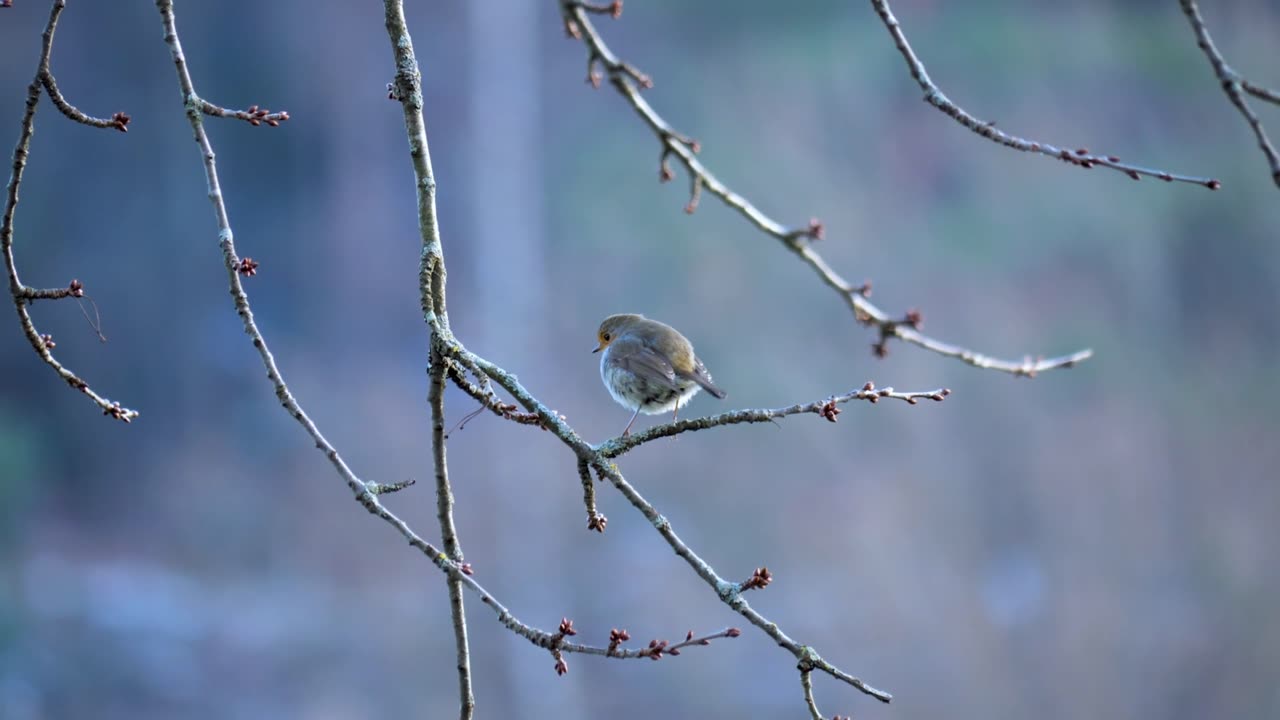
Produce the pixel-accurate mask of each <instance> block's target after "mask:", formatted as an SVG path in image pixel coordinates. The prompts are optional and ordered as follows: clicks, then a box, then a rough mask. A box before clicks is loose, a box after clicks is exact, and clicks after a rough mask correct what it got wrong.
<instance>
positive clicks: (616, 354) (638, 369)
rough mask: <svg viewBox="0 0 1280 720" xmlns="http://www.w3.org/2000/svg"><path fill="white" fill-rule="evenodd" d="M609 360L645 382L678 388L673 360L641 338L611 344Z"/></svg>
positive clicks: (673, 388)
mask: <svg viewBox="0 0 1280 720" xmlns="http://www.w3.org/2000/svg"><path fill="white" fill-rule="evenodd" d="M607 360H608V362H611V363H613V364H615V365H616V366H618V367H619V368H621V369H623V370H626V371H628V372H630V373H632V374H634V375H636V376H637V377H639V378H640V379H642V380H644V381H645V382H649V383H653V384H654V385H659V386H661V387H666V388H670V389H672V390H678V389H679V385H678V384H677V383H676V372H675V370H674V369H673V368H672V367H671V362H670V361H669V360H667V359H666V358H665V357H663V356H662V355H660V354H658V353H657V352H655V351H654V350H653V349H652V348H650V347H648V346H647V345H645V344H644V343H643V342H640V341H639V340H631V339H625V338H624V339H621V340H617V341H615V342H614V343H613V344H612V345H610V346H609V357H608V358H607Z"/></svg>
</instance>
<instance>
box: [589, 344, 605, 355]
mask: <svg viewBox="0 0 1280 720" xmlns="http://www.w3.org/2000/svg"><path fill="white" fill-rule="evenodd" d="M603 349H604V346H603V345H599V346H596V349H595V350H592V351H591V352H592V354H595V353H598V352H600V351H601V350H603Z"/></svg>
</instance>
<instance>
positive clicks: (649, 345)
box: [591, 315, 724, 437]
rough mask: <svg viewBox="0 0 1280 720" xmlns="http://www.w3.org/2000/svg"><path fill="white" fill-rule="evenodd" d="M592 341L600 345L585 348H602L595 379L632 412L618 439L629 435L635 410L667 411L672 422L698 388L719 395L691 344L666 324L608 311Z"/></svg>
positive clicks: (651, 412) (596, 350) (720, 392)
mask: <svg viewBox="0 0 1280 720" xmlns="http://www.w3.org/2000/svg"><path fill="white" fill-rule="evenodd" d="M596 339H597V340H598V341H599V343H600V345H599V347H597V348H596V349H595V350H592V351H591V352H593V353H596V352H600V351H601V350H603V351H604V354H603V355H601V356H600V379H602V380H603V381H604V386H605V387H606V388H608V390H609V394H610V395H612V396H613V399H614V400H616V401H618V404H619V405H621V406H623V407H625V408H627V409H629V410H635V413H634V414H632V416H631V422H629V423H627V427H626V429H625V430H623V431H622V436H623V437H626V436H628V435H630V434H631V425H632V424H633V423H635V421H636V417H637V416H639V414H640V413H644V414H646V415H656V414H658V413H663V412H666V411H668V410H671V411H672V414H671V419H672V421H673V422H674V421H675V418H676V415H677V414H678V413H679V412H680V408H681V407H683V406H684V405H685V403H687V402H689V400H690V399H692V398H693V396H694V395H696V394H697V393H698V390H700V389H705V390H706V391H707V392H709V393H711V394H712V395H714V396H715V397H717V398H723V397H724V391H723V390H721V389H720V388H718V387H716V385H715V383H714V382H712V381H711V374H710V373H708V372H707V368H706V366H704V365H703V364H702V361H701V360H699V359H698V356H697V355H695V354H694V352H693V343H690V342H689V340H688V338H686V337H685V336H684V335H681V334H680V333H679V331H677V330H676V329H675V328H673V327H671V326H670V325H667V324H666V323H660V322H658V321H657V320H650V319H649V318H647V317H645V316H643V315H610V316H609V317H607V318H605V319H604V322H602V323H600V329H599V330H598V331H596Z"/></svg>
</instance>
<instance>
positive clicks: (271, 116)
mask: <svg viewBox="0 0 1280 720" xmlns="http://www.w3.org/2000/svg"><path fill="white" fill-rule="evenodd" d="M200 112H202V113H204V114H205V115H210V116H213V117H220V118H231V119H233V120H243V121H245V122H247V123H249V124H250V125H252V126H254V127H257V126H259V125H262V124H264V123H265V124H266V125H267V126H268V127H280V123H282V122H284V121H286V120H288V119H289V113H288V112H286V111H284V110H281V111H279V112H271V111H270V110H268V109H266V108H260V107H258V106H257V105H250V106H249V109H247V110H232V109H230V108H224V107H222V106H220V105H214V104H213V103H211V102H209V101H208V100H205V99H203V98H201V100H200Z"/></svg>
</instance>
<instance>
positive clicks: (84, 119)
mask: <svg viewBox="0 0 1280 720" xmlns="http://www.w3.org/2000/svg"><path fill="white" fill-rule="evenodd" d="M40 82H41V84H43V85H44V89H45V90H46V91H47V92H48V93H49V99H50V100H52V101H53V104H54V105H55V106H56V107H57V108H58V110H60V111H62V114H63V115H66V116H67V117H68V118H69V119H71V120H74V121H75V122H78V123H80V124H81V125H88V126H90V127H96V128H111V129H115V130H119V131H120V132H129V120H130V119H131V118H130V117H129V116H128V115H126V114H125V113H122V112H118V113H116V114H114V115H112V116H111V117H109V118H96V117H93V116H92V115H86V114H84V113H83V112H81V111H80V110H79V108H77V107H76V106H75V105H72V104H71V103H69V102H67V99H66V98H64V97H63V96H62V92H61V91H59V90H58V83H57V81H56V80H54V79H53V72H51V71H49V70H46V71H45V72H43V73H42V74H41V75H40Z"/></svg>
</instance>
